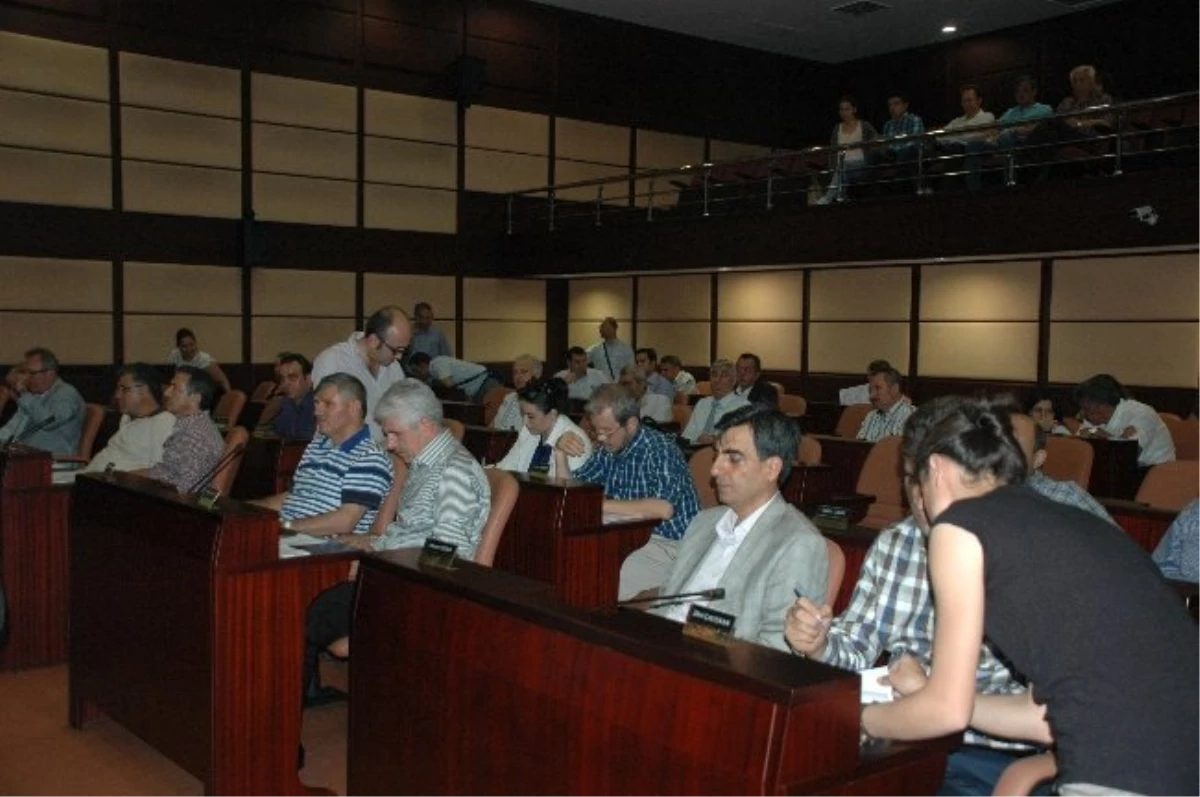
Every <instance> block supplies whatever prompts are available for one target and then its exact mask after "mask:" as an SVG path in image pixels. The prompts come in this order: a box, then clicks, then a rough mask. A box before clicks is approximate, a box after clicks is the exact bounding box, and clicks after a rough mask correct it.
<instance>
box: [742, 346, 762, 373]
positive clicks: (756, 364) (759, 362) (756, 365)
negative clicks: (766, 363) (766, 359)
mask: <svg viewBox="0 0 1200 797" xmlns="http://www.w3.org/2000/svg"><path fill="white" fill-rule="evenodd" d="M738 359H739V360H753V361H754V370H755V371H761V370H762V360H760V359H759V357H758V355H757V354H752V353H750V352H748V351H747V352H743V353H742V354H741V356H739V357H738Z"/></svg>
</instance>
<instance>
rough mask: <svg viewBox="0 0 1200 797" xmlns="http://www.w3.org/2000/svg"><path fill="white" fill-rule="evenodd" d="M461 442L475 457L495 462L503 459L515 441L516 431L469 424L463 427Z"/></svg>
mask: <svg viewBox="0 0 1200 797" xmlns="http://www.w3.org/2000/svg"><path fill="white" fill-rule="evenodd" d="M462 442H463V447H464V448H466V449H467V450H468V451H470V452H471V456H473V457H475V459H477V460H479V461H480V462H487V463H492V464H495V463H497V462H499V461H500V460H502V459H504V455H505V454H507V453H508V450H509V449H510V448H512V447H513V443H515V442H517V433H516V432H512V431H508V430H501V429H493V428H492V427H490V426H474V425H470V426H464V427H463V441H462Z"/></svg>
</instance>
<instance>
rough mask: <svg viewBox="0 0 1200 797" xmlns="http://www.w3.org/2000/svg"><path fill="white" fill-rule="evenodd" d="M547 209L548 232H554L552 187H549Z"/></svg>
mask: <svg viewBox="0 0 1200 797" xmlns="http://www.w3.org/2000/svg"><path fill="white" fill-rule="evenodd" d="M549 210H550V212H549V215H548V216H547V219H548V221H549V224H550V232H554V189H553V188H551V189H550V206H549Z"/></svg>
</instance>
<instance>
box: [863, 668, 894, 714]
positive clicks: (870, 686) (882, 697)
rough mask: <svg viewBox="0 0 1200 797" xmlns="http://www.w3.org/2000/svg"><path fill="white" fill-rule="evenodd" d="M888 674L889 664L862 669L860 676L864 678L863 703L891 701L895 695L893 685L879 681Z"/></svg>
mask: <svg viewBox="0 0 1200 797" xmlns="http://www.w3.org/2000/svg"><path fill="white" fill-rule="evenodd" d="M887 674H888V668H887V666H886V665H885V666H883V667H872V668H871V669H869V670H860V671H859V673H858V676H859V678H861V679H862V698H861V702H862V703H863V705H866V704H867V703H891V702H892V699H893V697H894V695H893V694H892V687H891V686H890V685H889V684H881V683H879V679H880V678H882V677H883V676H885V675H887Z"/></svg>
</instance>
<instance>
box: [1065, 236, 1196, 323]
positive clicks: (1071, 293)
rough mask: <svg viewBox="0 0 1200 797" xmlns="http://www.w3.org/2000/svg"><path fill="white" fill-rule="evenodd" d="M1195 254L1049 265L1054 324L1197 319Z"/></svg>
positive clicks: (1116, 258)
mask: <svg viewBox="0 0 1200 797" xmlns="http://www.w3.org/2000/svg"><path fill="white" fill-rule="evenodd" d="M1198 294H1200V270H1198V269H1197V263H1196V255H1195V253H1190V254H1181V255H1145V256H1139V257H1113V258H1084V259H1079V260H1067V259H1059V260H1055V261H1054V291H1053V294H1052V300H1051V308H1050V317H1051V318H1053V319H1054V320H1056V321H1067V320H1078V321H1087V320H1101V319H1133V320H1151V319H1156V318H1163V319H1167V318H1169V319H1191V318H1196V317H1197V305H1196V297H1197V295H1198Z"/></svg>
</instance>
